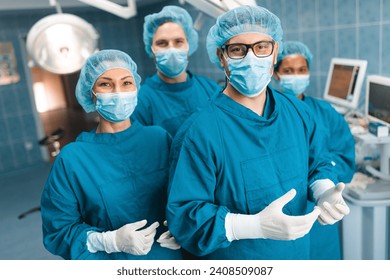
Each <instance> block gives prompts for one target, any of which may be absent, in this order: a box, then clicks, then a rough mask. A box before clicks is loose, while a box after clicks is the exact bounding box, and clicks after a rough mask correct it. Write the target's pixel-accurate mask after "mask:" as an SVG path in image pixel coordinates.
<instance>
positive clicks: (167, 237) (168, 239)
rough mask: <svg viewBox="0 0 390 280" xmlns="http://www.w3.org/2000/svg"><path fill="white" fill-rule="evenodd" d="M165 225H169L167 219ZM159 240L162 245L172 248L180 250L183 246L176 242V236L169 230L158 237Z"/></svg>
mask: <svg viewBox="0 0 390 280" xmlns="http://www.w3.org/2000/svg"><path fill="white" fill-rule="evenodd" d="M164 226H168V223H167V221H164ZM157 242H158V243H160V246H161V247H165V248H168V249H171V250H178V249H180V247H181V246H180V245H179V243H177V242H176V239H175V237H173V236H172V234H171V232H170V231H169V230H168V231H166V232H164V233H163V234H161V235H160V237H159V238H158V239H157Z"/></svg>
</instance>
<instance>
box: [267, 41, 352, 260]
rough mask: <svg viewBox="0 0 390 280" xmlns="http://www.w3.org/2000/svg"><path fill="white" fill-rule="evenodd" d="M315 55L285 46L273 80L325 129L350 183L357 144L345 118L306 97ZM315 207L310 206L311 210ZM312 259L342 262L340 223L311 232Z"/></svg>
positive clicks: (342, 177)
mask: <svg viewBox="0 0 390 280" xmlns="http://www.w3.org/2000/svg"><path fill="white" fill-rule="evenodd" d="M312 57H313V55H312V53H311V52H310V50H309V48H308V47H307V46H306V45H305V44H303V43H302V42H298V41H286V42H284V43H283V51H282V52H281V53H279V55H278V61H277V64H276V65H275V72H274V78H275V80H276V81H278V82H279V86H280V88H282V89H283V91H284V92H285V93H286V94H288V95H291V96H294V97H297V98H298V99H300V100H302V101H303V102H304V103H305V104H307V105H308V106H309V107H310V108H311V109H312V111H313V114H314V117H315V119H316V122H317V125H318V126H319V127H322V128H323V130H324V133H323V137H324V138H325V139H326V140H325V143H326V146H327V148H328V153H329V154H330V158H331V160H332V164H333V165H334V167H335V168H334V169H335V174H337V177H338V178H337V179H338V180H339V181H340V182H345V183H349V182H350V181H351V180H352V177H353V175H354V173H355V172H356V164H355V141H354V139H353V136H352V134H351V131H350V129H349V126H348V123H347V122H346V121H345V119H344V117H343V116H342V115H341V114H339V113H338V112H337V111H336V110H335V109H334V108H333V107H332V106H331V105H330V104H329V103H328V102H327V101H325V100H320V99H316V98H313V97H310V96H308V95H305V94H304V92H305V90H306V88H307V87H308V85H309V83H310V65H311V61H312ZM312 207H313V205H312V204H309V209H311V208H312ZM310 238H311V258H312V259H341V248H340V235H339V230H338V224H334V225H327V226H322V225H320V224H319V223H318V222H316V223H315V224H314V226H313V228H312V230H311V232H310Z"/></svg>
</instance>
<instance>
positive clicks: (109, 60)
mask: <svg viewBox="0 0 390 280" xmlns="http://www.w3.org/2000/svg"><path fill="white" fill-rule="evenodd" d="M114 68H122V69H126V70H128V71H130V72H131V73H132V74H133V78H134V80H135V84H136V86H137V90H138V89H139V87H140V83H141V77H140V76H139V75H138V73H137V65H136V64H135V62H134V61H133V60H132V59H131V57H130V56H129V55H128V54H126V53H124V52H122V51H118V50H102V51H99V52H97V53H95V54H93V55H91V56H90V57H88V59H87V61H86V62H85V64H84V65H83V67H82V68H81V72H80V76H79V80H78V82H77V85H76V98H77V100H78V102H79V103H80V105H81V106H82V107H83V108H84V110H85V112H87V113H90V112H93V111H95V110H96V109H95V103H94V101H93V98H92V88H93V86H94V84H95V82H96V80H97V79H98V78H99V76H100V75H101V74H103V73H104V72H106V71H107V70H110V69H114Z"/></svg>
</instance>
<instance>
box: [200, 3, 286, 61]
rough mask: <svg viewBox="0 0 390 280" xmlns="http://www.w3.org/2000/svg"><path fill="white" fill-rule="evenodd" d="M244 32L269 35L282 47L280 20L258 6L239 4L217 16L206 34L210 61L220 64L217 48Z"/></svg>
mask: <svg viewBox="0 0 390 280" xmlns="http://www.w3.org/2000/svg"><path fill="white" fill-rule="evenodd" d="M244 33H262V34H266V35H268V36H270V37H271V38H272V39H273V40H274V41H275V42H278V43H279V51H280V49H281V48H282V44H281V41H282V38H283V30H282V26H281V24H280V20H279V18H278V17H277V16H275V15H274V14H273V13H271V12H270V11H268V10H267V9H265V8H263V7H259V6H239V7H237V8H235V9H232V10H230V11H228V12H226V13H224V14H222V15H220V16H219V17H218V18H217V22H216V24H215V25H214V26H212V27H211V28H210V30H209V33H208V34H207V40H206V47H207V52H208V55H209V58H210V61H211V62H212V63H214V64H216V65H218V67H221V66H220V63H219V59H218V56H217V49H218V48H221V47H222V46H223V45H224V44H225V42H226V41H228V40H229V39H230V38H232V37H234V36H236V35H239V34H244Z"/></svg>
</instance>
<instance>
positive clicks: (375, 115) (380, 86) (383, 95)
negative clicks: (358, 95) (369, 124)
mask: <svg viewBox="0 0 390 280" xmlns="http://www.w3.org/2000/svg"><path fill="white" fill-rule="evenodd" d="M367 83H368V85H367V96H366V113H367V117H368V118H369V119H370V120H371V121H379V122H381V123H384V124H387V125H390V78H385V77H380V76H374V77H369V78H368V79H367Z"/></svg>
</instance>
